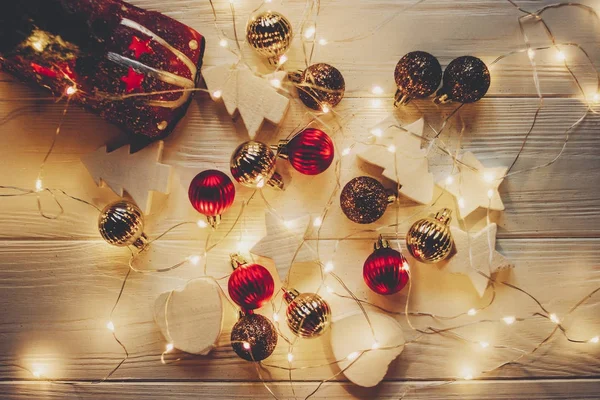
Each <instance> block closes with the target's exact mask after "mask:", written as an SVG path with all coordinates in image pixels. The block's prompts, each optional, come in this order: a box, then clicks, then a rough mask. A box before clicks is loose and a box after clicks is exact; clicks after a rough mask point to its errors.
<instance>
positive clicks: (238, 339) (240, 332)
mask: <svg viewBox="0 0 600 400" xmlns="http://www.w3.org/2000/svg"><path fill="white" fill-rule="evenodd" d="M275 346H277V330H276V329H275V327H274V326H273V324H272V323H271V321H269V320H268V319H267V318H265V317H263V316H262V315H259V314H248V315H244V316H242V317H240V319H239V320H238V322H236V324H235V325H234V326H233V329H232V330H231V347H233V351H235V352H236V354H237V355H238V356H240V357H241V358H243V359H244V360H246V361H262V360H264V359H265V358H267V357H269V356H270V355H271V354H272V353H273V350H275Z"/></svg>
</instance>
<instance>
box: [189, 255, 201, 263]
mask: <svg viewBox="0 0 600 400" xmlns="http://www.w3.org/2000/svg"><path fill="white" fill-rule="evenodd" d="M188 260H189V261H190V263H192V264H193V265H198V263H199V262H200V256H189V257H188Z"/></svg>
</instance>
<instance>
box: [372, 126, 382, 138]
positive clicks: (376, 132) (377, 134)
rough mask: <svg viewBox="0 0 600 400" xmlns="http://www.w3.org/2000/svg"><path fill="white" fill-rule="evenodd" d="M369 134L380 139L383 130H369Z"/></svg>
mask: <svg viewBox="0 0 600 400" xmlns="http://www.w3.org/2000/svg"><path fill="white" fill-rule="evenodd" d="M371 134H373V135H374V136H377V137H381V135H383V130H382V129H381V128H375V129H371Z"/></svg>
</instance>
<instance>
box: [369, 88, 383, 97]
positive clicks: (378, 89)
mask: <svg viewBox="0 0 600 400" xmlns="http://www.w3.org/2000/svg"><path fill="white" fill-rule="evenodd" d="M371 93H373V94H376V95H381V94H383V88H382V87H381V86H373V88H372V89H371Z"/></svg>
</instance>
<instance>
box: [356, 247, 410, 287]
mask: <svg viewBox="0 0 600 400" xmlns="http://www.w3.org/2000/svg"><path fill="white" fill-rule="evenodd" d="M374 247H375V250H374V251H373V253H371V255H370V256H369V257H368V258H367V260H366V261H365V264H364V265H363V278H364V280H365V283H366V284H367V286H368V287H369V288H370V289H371V290H372V291H374V292H375V293H377V294H383V295H390V294H394V293H398V292H399V291H400V290H402V289H403V288H404V286H406V283H407V282H408V279H409V277H410V276H409V267H408V262H407V261H406V258H404V256H403V255H402V253H400V252H399V251H396V250H394V249H392V248H390V246H389V243H388V242H387V240H385V239H383V238H382V237H381V236H379V239H378V240H377V242H376V243H375V246H374Z"/></svg>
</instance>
